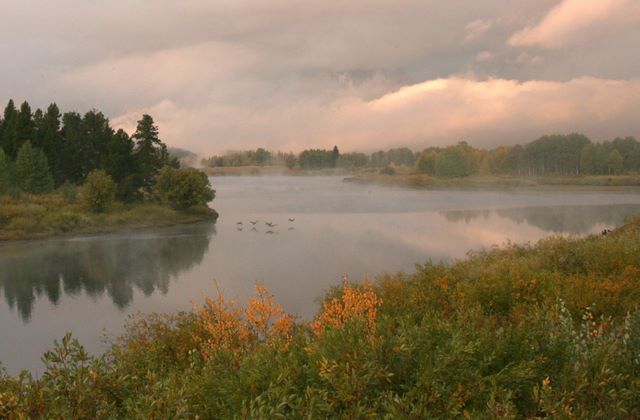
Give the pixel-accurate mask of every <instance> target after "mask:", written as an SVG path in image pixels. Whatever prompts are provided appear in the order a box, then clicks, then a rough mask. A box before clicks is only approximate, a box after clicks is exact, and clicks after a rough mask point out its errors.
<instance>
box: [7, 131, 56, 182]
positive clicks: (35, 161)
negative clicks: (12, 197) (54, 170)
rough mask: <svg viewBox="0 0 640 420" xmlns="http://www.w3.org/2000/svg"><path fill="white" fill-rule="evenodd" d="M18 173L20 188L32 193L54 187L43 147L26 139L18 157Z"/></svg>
mask: <svg viewBox="0 0 640 420" xmlns="http://www.w3.org/2000/svg"><path fill="white" fill-rule="evenodd" d="M16 175H17V176H18V182H19V185H20V188H21V189H22V190H23V191H25V192H28V193H31V194H43V193H47V192H50V191H51V190H52V189H53V178H52V177H51V173H50V172H49V164H48V162H47V157H46V156H45V154H44V152H43V151H42V150H41V149H38V148H34V147H33V146H31V142H30V141H28V140H27V141H26V142H25V143H24V144H23V145H22V147H20V150H18V156H17V157H16Z"/></svg>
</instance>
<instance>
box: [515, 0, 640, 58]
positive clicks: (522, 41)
mask: <svg viewBox="0 0 640 420" xmlns="http://www.w3.org/2000/svg"><path fill="white" fill-rule="evenodd" d="M639 21H640V2H638V1H637V0H562V1H561V2H560V4H558V5H557V6H555V7H554V8H553V9H551V11H550V12H549V13H548V14H547V15H546V16H545V17H544V18H543V19H542V21H541V22H540V23H538V24H537V25H535V26H532V27H531V26H529V27H526V28H524V29H522V30H520V31H518V32H516V33H515V34H513V35H512V36H511V38H510V39H509V44H510V45H512V46H515V47H531V46H537V47H542V48H559V47H563V46H565V45H568V44H571V43H575V42H576V41H577V40H578V39H580V37H581V36H584V35H593V34H594V32H593V27H594V26H597V25H598V24H602V25H607V26H613V27H615V26H617V25H622V26H624V25H631V24H634V23H637V22H639ZM587 30H590V31H591V32H590V33H589V32H588V31H587Z"/></svg>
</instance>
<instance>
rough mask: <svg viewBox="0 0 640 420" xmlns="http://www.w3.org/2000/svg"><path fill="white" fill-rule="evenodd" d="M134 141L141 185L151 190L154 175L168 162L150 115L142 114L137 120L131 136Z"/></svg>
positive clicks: (164, 147) (163, 146)
mask: <svg viewBox="0 0 640 420" xmlns="http://www.w3.org/2000/svg"><path fill="white" fill-rule="evenodd" d="M131 138H132V139H133V140H134V141H135V142H136V146H135V156H136V161H137V166H138V171H137V172H138V174H139V177H140V182H141V185H140V186H141V187H142V188H143V189H145V190H146V191H151V188H152V186H153V182H154V179H155V176H156V175H157V174H158V172H159V171H160V168H162V167H163V166H164V165H166V164H167V163H169V153H168V152H167V146H166V145H165V144H164V143H162V141H161V140H160V138H159V137H158V127H157V126H155V125H154V123H153V118H151V116H150V115H147V114H145V115H143V116H142V119H141V120H139V121H138V126H137V128H136V132H135V133H134V134H133V136H131Z"/></svg>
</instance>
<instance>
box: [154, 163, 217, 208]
mask: <svg viewBox="0 0 640 420" xmlns="http://www.w3.org/2000/svg"><path fill="white" fill-rule="evenodd" d="M154 192H155V195H156V197H157V198H158V199H159V200H160V201H162V202H164V203H168V204H170V205H171V206H172V207H174V208H177V209H181V210H186V209H189V208H191V207H195V206H204V205H206V204H207V203H208V202H209V201H211V200H213V199H214V197H215V191H214V190H213V189H212V188H211V184H210V183H209V178H207V175H206V174H205V173H204V172H202V171H199V170H197V169H194V168H183V169H176V168H172V167H170V166H165V167H164V168H162V169H161V170H160V173H159V174H158V177H157V178H156V186H155V191H154Z"/></svg>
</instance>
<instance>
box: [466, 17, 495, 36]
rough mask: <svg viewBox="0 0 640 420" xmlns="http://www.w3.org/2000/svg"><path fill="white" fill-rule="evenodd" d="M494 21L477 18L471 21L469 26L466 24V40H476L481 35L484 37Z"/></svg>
mask: <svg viewBox="0 0 640 420" xmlns="http://www.w3.org/2000/svg"><path fill="white" fill-rule="evenodd" d="M492 26H493V23H492V22H491V21H489V20H484V19H477V20H474V21H473V22H470V23H469V24H468V25H467V26H465V28H464V30H465V36H464V40H465V42H471V41H474V40H476V39H478V38H480V37H482V36H483V35H484V34H485V33H486V32H487V31H489V30H490V29H491V27H492Z"/></svg>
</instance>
